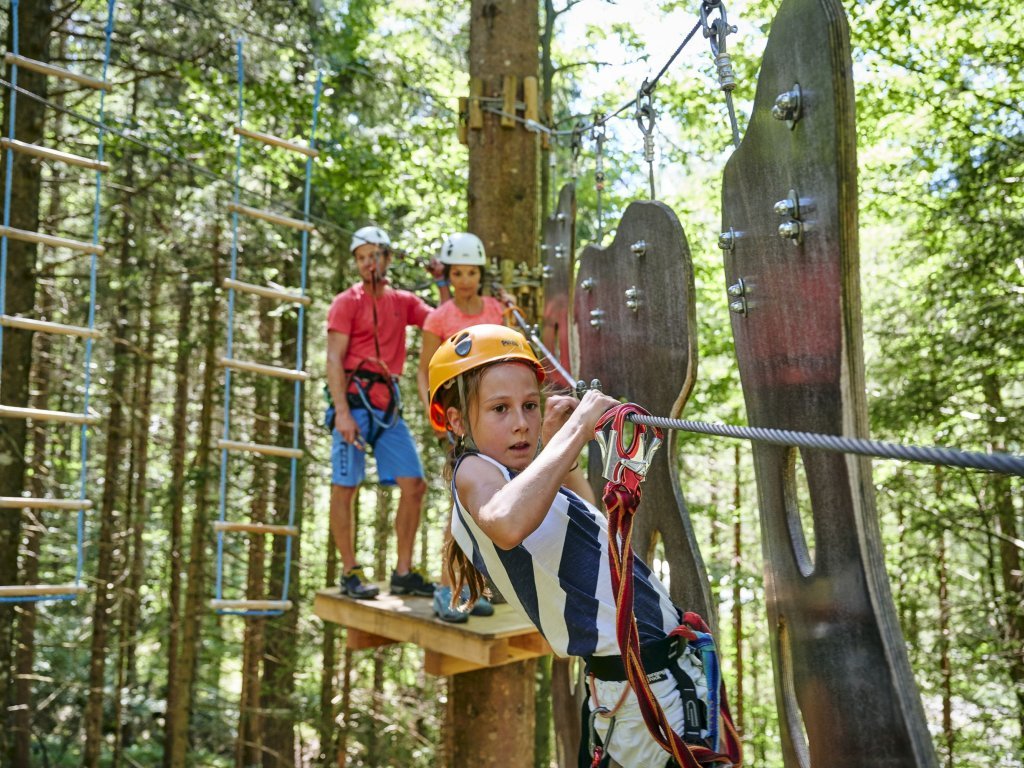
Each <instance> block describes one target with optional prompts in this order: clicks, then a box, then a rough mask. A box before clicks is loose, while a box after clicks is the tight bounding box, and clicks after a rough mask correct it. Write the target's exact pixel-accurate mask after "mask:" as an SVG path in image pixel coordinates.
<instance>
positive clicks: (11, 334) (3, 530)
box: [0, 0, 54, 762]
mask: <svg viewBox="0 0 1024 768" xmlns="http://www.w3.org/2000/svg"><path fill="white" fill-rule="evenodd" d="M20 8H21V15H20V19H19V21H20V26H19V32H20V40H19V42H20V52H21V55H23V56H28V57H30V58H33V59H36V60H39V61H49V60H50V55H49V48H48V45H47V42H48V39H49V35H50V28H51V27H52V26H53V23H54V17H53V9H52V8H51V7H50V3H49V1H48V0H37V1H36V2H31V3H22V4H21V5H20ZM12 31H13V28H12V25H11V24H8V25H7V41H6V42H7V50H8V51H10V50H12V48H13V46H12ZM5 76H6V78H7V80H8V81H9V80H10V70H9V69H8V72H7V73H6V75H5ZM18 85H19V86H20V87H22V88H25V89H26V90H30V91H32V92H33V93H37V94H39V95H40V96H42V97H43V98H46V95H47V87H46V86H47V83H46V77H45V76H43V75H39V74H36V73H35V72H30V71H28V70H26V69H19V71H18ZM11 93H12V91H11V90H10V89H4V99H5V101H4V118H3V120H4V123H3V130H4V135H6V132H7V126H8V125H9V124H10V109H11ZM45 119H46V108H45V107H44V106H43V105H42V104H41V103H39V102H38V101H35V100H34V99H29V98H21V99H18V100H17V107H16V109H15V125H14V136H13V137H11V138H17V139H19V140H21V141H27V142H33V143H41V142H42V139H43V125H44V121H45ZM9 154H10V153H8V152H3V153H0V157H2V160H0V178H5V177H6V172H7V169H6V163H7V157H8V155H9ZM13 159H14V166H13V168H12V169H11V170H12V186H11V218H10V224H11V226H12V227H15V228H18V229H27V230H31V231H37V230H38V229H39V193H40V190H41V185H40V178H41V177H40V171H41V166H40V164H39V163H38V162H34V161H33V159H32V158H31V157H27V156H25V155H18V154H14V155H13ZM36 254H37V251H36V246H35V244H34V243H23V242H20V241H17V240H8V241H7V270H6V281H7V283H6V284H7V290H6V294H5V296H4V307H3V311H4V313H5V314H8V315H22V314H28V315H31V312H32V308H33V305H34V304H35V293H36V277H35V270H36ZM2 341H3V346H2V348H0V349H2V351H3V359H2V363H0V395H2V398H3V403H4V404H5V405H12V406H16V407H22V408H23V407H25V406H26V405H28V380H29V369H30V367H31V364H32V333H31V332H30V331H22V330H16V329H13V328H4V329H3V337H2ZM26 440H27V430H26V424H25V422H24V421H23V420H21V419H0V467H3V468H4V469H3V472H0V496H20V495H21V493H22V491H23V490H24V487H25V444H26ZM20 540H21V510H19V509H4V510H0V584H16V583H17V581H18V545H19V542H20ZM14 615H15V613H14V605H13V604H12V603H0V762H5V761H6V759H7V758H8V757H9V756H10V755H11V751H10V750H11V744H12V742H11V738H10V736H11V734H12V732H13V730H12V729H13V722H12V721H11V709H10V705H11V703H12V699H11V697H12V695H13V685H12V650H13V649H12V644H13V632H14Z"/></svg>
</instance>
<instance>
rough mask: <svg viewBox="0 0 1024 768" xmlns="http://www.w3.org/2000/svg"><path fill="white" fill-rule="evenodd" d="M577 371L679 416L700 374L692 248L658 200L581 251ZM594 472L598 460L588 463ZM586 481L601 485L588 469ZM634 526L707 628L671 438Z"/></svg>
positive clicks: (681, 600)
mask: <svg viewBox="0 0 1024 768" xmlns="http://www.w3.org/2000/svg"><path fill="white" fill-rule="evenodd" d="M574 291H575V293H574V299H573V313H574V330H575V337H576V338H577V339H578V358H579V365H578V366H577V368H576V370H577V371H579V372H580V374H579V375H580V376H581V377H582V378H584V379H585V380H587V381H590V380H591V379H593V378H597V379H599V380H600V381H601V388H602V390H603V391H604V392H606V393H607V394H609V395H611V396H613V397H624V398H626V399H627V400H631V401H633V402H636V403H639V404H642V405H643V406H644V407H645V408H646V409H647V410H649V411H650V412H651V413H655V414H658V415H661V416H665V415H668V416H678V415H679V413H680V412H681V411H682V408H683V405H684V404H685V403H686V399H687V398H688V397H689V396H690V390H691V389H692V388H693V379H694V375H695V373H696V368H697V345H696V311H695V309H694V302H693V294H694V285H693V264H692V262H691V259H690V247H689V245H688V244H687V242H686V235H685V234H684V233H683V227H682V225H681V224H680V223H679V219H677V218H676V215H675V214H674V213H673V212H672V210H671V209H670V208H669V207H668V206H666V205H664V204H663V203H658V202H648V201H643V202H635V203H632V204H631V205H630V206H629V207H628V208H627V209H626V212H625V213H624V214H623V216H622V221H621V222H620V223H619V226H618V229H617V231H616V234H615V239H614V240H613V241H612V243H611V244H610V245H609V246H608V247H607V248H598V247H596V246H593V245H590V246H587V247H586V248H584V249H583V252H582V253H581V254H580V258H579V269H578V270H577V274H576V282H575V288H574ZM591 466H592V467H595V466H599V462H596V463H595V461H594V460H593V456H592V461H591ZM590 479H591V483H592V484H594V486H595V489H596V490H598V497H599V498H600V488H601V487H603V485H604V480H602V479H601V478H600V476H599V473H597V472H594V471H591V478H590ZM643 493H644V497H643V504H642V505H641V508H640V512H639V514H638V515H637V516H636V523H635V525H634V528H633V548H634V549H635V550H636V552H637V554H639V555H640V556H641V557H643V558H644V559H645V560H647V561H648V562H650V560H651V556H652V555H653V549H654V545H655V542H656V538H655V537H656V535H658V534H660V536H661V539H662V541H663V542H664V545H665V553H666V559H667V561H668V564H669V569H670V575H671V584H670V591H671V593H672V599H673V600H674V601H675V602H676V604H677V605H679V606H680V607H681V608H683V609H684V610H688V611H697V612H698V613H701V614H702V615H703V616H705V617H706V618H707V620H708V622H709V623H713V622H714V615H713V605H714V603H713V601H712V600H711V597H710V590H709V587H708V581H707V575H706V573H705V570H704V564H703V561H702V560H701V556H700V550H699V549H698V547H697V542H696V539H695V537H694V535H693V529H692V527H691V525H690V520H689V514H688V512H687V509H686V503H685V502H684V500H683V495H682V492H681V491H680V489H679V481H678V478H677V475H676V450H675V434H674V433H672V432H670V433H668V434H667V435H666V440H665V446H664V448H663V449H662V450H660V451H658V453H657V454H656V455H655V461H654V464H653V465H652V467H651V470H650V473H649V474H648V476H647V481H646V482H645V483H644V489H643Z"/></svg>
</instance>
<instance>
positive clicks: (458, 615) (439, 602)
mask: <svg viewBox="0 0 1024 768" xmlns="http://www.w3.org/2000/svg"><path fill="white" fill-rule="evenodd" d="M434 614H435V615H436V616H437V618H439V619H440V620H441V621H447V622H450V623H452V624H462V623H463V622H466V621H469V612H468V611H460V610H459V609H458V606H454V605H452V588H451V587H438V588H437V589H435V590H434Z"/></svg>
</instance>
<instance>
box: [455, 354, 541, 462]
mask: <svg viewBox="0 0 1024 768" xmlns="http://www.w3.org/2000/svg"><path fill="white" fill-rule="evenodd" d="M469 413H470V431H471V434H472V437H473V440H474V441H475V442H476V447H477V449H479V451H480V452H481V453H483V454H485V455H486V456H490V457H491V458H492V459H495V460H497V461H499V462H501V463H502V464H504V465H505V466H506V467H508V468H509V469H514V470H516V471H521V470H523V469H526V467H528V466H529V464H530V462H531V461H533V457H534V456H535V455H536V453H537V441H538V439H539V438H540V422H541V419H540V416H541V414H540V385H539V384H538V383H537V375H536V373H534V370H533V368H531V367H530V366H529V365H526V364H524V363H499V364H497V365H492V366H491V367H490V368H488V369H487V370H485V371H484V373H483V375H482V376H481V377H480V383H479V386H478V387H477V391H476V398H475V399H474V401H473V402H472V403H470V407H469ZM453 426H457V429H456V431H457V432H462V431H463V430H462V428H461V424H459V425H455V424H454V423H453Z"/></svg>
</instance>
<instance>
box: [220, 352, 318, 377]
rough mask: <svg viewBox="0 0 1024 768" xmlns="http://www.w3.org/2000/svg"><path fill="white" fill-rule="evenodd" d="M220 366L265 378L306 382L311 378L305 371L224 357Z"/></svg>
mask: <svg viewBox="0 0 1024 768" xmlns="http://www.w3.org/2000/svg"><path fill="white" fill-rule="evenodd" d="M220 364H221V365H222V366H223V367H224V368H231V369H232V370H235V371H246V372H248V373H261V374H263V375H264V376H276V377H277V378H279V379H290V380H291V381H305V380H306V379H308V378H309V374H308V373H306V372H305V371H296V370H293V369H291V368H281V367H279V366H276V365H264V364H263V363H249V362H246V361H244V360H234V359H232V358H230V357H222V358H221V359H220Z"/></svg>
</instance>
